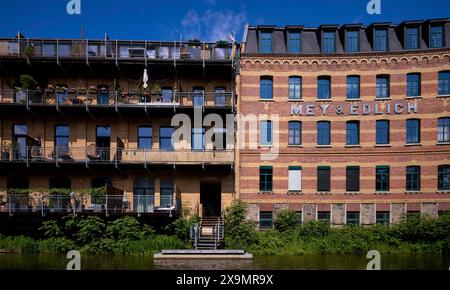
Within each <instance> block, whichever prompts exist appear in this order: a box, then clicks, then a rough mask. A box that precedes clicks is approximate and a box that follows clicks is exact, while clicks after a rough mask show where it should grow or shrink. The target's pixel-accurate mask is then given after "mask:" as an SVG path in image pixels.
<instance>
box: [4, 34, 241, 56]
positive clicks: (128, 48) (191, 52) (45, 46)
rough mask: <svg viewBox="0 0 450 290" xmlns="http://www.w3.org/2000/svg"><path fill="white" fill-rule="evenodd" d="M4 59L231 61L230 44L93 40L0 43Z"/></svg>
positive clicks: (9, 41) (30, 40)
mask: <svg viewBox="0 0 450 290" xmlns="http://www.w3.org/2000/svg"><path fill="white" fill-rule="evenodd" d="M0 56H16V57H29V58H54V59H56V60H59V59H82V60H86V61H89V60H90V59H115V60H127V59H137V60H139V59H140V60H145V61H147V60H172V61H175V62H176V61H178V60H186V59H187V60H203V61H207V60H230V59H231V58H232V45H231V44H230V43H223V42H218V43H206V42H199V41H190V42H154V41H119V40H110V39H104V40H89V39H31V38H9V39H8V38H7V39H0Z"/></svg>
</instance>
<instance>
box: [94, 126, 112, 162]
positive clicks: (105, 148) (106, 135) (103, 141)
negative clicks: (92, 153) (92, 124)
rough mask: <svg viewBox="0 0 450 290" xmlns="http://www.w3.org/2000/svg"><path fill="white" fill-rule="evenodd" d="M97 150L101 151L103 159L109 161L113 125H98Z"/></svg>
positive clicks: (101, 158)
mask: <svg viewBox="0 0 450 290" xmlns="http://www.w3.org/2000/svg"><path fill="white" fill-rule="evenodd" d="M95 145H96V147H97V151H98V152H99V153H100V160H101V161H109V149H110V147H111V127H110V126H98V127H97V137H96V140H95Z"/></svg>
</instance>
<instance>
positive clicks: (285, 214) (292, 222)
mask: <svg viewBox="0 0 450 290" xmlns="http://www.w3.org/2000/svg"><path fill="white" fill-rule="evenodd" d="M301 220H302V219H301V217H300V215H299V214H298V213H297V212H295V211H293V210H290V209H286V210H283V211H281V212H279V213H278V214H277V218H276V220H275V223H274V226H275V229H277V230H278V231H280V232H286V231H289V230H292V229H294V228H295V227H296V226H298V225H299V224H300V222H301Z"/></svg>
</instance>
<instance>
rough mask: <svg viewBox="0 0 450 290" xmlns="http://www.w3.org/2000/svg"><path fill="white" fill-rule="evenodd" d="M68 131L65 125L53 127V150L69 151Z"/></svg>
mask: <svg viewBox="0 0 450 290" xmlns="http://www.w3.org/2000/svg"><path fill="white" fill-rule="evenodd" d="M69 135H70V129H69V126H67V125H58V126H56V127H55V148H56V149H60V150H67V149H69V143H70V140H69Z"/></svg>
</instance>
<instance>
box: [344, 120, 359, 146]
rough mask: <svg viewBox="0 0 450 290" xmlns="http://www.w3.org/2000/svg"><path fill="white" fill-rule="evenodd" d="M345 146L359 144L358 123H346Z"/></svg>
mask: <svg viewBox="0 0 450 290" xmlns="http://www.w3.org/2000/svg"><path fill="white" fill-rule="evenodd" d="M346 129H347V145H358V144H359V121H348V122H347V127H346Z"/></svg>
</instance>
